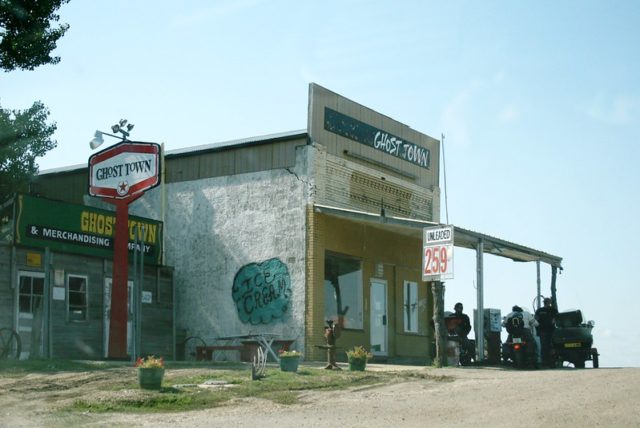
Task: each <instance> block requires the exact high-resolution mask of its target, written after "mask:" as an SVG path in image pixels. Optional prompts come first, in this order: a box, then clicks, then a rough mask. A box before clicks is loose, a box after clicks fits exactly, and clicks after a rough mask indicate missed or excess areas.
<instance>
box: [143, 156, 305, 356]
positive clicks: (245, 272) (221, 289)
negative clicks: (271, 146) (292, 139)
mask: <svg viewBox="0 0 640 428" xmlns="http://www.w3.org/2000/svg"><path fill="white" fill-rule="evenodd" d="M309 151H310V147H308V146H307V147H300V148H298V150H297V152H298V153H297V156H296V159H297V161H296V167H295V168H292V169H275V170H270V171H262V172H258V173H249V174H239V175H231V176H224V177H216V178H210V179H204V180H194V181H184V182H178V183H171V184H168V185H167V186H166V190H165V191H166V204H165V206H166V212H165V216H164V217H165V237H166V238H165V263H166V264H167V265H170V266H174V267H175V272H174V274H175V275H174V284H175V287H176V302H175V303H176V310H177V313H176V328H177V329H178V330H185V331H186V333H187V335H188V336H192V335H195V336H200V337H202V338H204V339H205V340H206V341H207V343H209V342H210V341H211V339H213V338H215V337H218V336H227V335H235V334H248V333H258V332H265V333H267V332H268V333H276V334H280V335H282V338H283V339H295V340H296V342H295V343H294V345H293V347H294V348H296V349H300V350H302V349H304V308H305V208H306V205H307V203H308V200H309V197H310V193H311V189H312V185H311V184H310V183H308V182H307V179H306V177H308V168H307V165H308V164H309V162H308V160H309V159H308V154H309ZM161 192H162V189H161V188H157V189H154V190H153V191H152V192H150V193H149V194H148V195H146V196H145V197H144V198H143V199H142V200H140V201H139V202H136V203H135V204H134V205H133V206H132V208H131V211H132V212H135V213H140V214H142V213H144V215H147V216H151V217H153V218H161V214H160V212H161V209H160V207H161V205H162V202H161ZM234 281H235V285H236V286H235V289H234Z"/></svg>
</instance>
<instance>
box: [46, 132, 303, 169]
mask: <svg viewBox="0 0 640 428" xmlns="http://www.w3.org/2000/svg"><path fill="white" fill-rule="evenodd" d="M306 136H307V130H306V129H300V130H295V131H287V132H279V133H276V134H267V135H259V136H255V137H248V138H241V139H238V140H230V141H222V142H218V143H211V144H202V145H199V146H192V147H184V148H181V149H175V150H168V151H165V153H164V154H165V157H174V156H176V157H178V156H181V155H190V154H196V153H201V152H208V151H216V150H224V149H228V148H231V147H241V146H249V145H254V144H256V145H257V144H269V143H272V142H274V141H279V140H290V139H294V138H304V137H306ZM87 162H88V161H87ZM87 166H88V163H84V164H77V165H70V166H63V167H60V168H51V169H45V170H42V171H40V172H39V173H38V175H44V174H59V173H65V172H71V171H76V170H79V169H83V168H87Z"/></svg>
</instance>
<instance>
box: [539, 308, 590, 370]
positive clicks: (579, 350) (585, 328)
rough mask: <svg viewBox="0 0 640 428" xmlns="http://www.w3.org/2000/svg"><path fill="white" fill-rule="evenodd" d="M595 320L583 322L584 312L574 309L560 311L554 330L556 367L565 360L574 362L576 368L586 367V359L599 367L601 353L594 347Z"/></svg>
mask: <svg viewBox="0 0 640 428" xmlns="http://www.w3.org/2000/svg"><path fill="white" fill-rule="evenodd" d="M593 326H594V322H593V321H589V322H587V323H584V322H583V318H582V312H581V311H580V310H572V311H567V312H560V313H559V314H558V317H557V320H556V329H555V331H554V332H553V336H552V339H551V341H552V344H553V352H554V361H555V363H556V367H562V366H563V364H564V362H569V363H571V364H573V366H574V367H575V368H584V367H585V362H586V361H589V360H590V361H592V364H593V368H594V369H596V368H598V367H599V365H600V362H599V354H598V350H597V349H596V348H593V347H592V346H593V335H592V333H591V331H592V329H593Z"/></svg>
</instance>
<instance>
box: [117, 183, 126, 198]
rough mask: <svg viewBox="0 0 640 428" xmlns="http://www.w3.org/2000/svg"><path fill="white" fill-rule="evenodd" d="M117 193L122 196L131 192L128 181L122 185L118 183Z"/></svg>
mask: <svg viewBox="0 0 640 428" xmlns="http://www.w3.org/2000/svg"><path fill="white" fill-rule="evenodd" d="M116 192H118V195H120V196H123V195H126V194H127V193H128V192H129V183H128V182H126V181H121V182H120V183H118V187H116Z"/></svg>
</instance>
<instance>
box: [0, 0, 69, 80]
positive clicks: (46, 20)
mask: <svg viewBox="0 0 640 428" xmlns="http://www.w3.org/2000/svg"><path fill="white" fill-rule="evenodd" d="M68 2H69V0H0V38H1V40H0V68H2V69H3V70H5V71H12V70H15V69H22V70H33V69H34V68H36V67H38V66H40V65H43V64H57V63H58V62H60V57H52V56H51V52H52V51H53V50H54V49H55V48H56V42H57V41H58V39H60V38H61V37H62V36H63V35H64V33H65V32H66V31H67V30H68V29H69V25H68V24H62V25H60V26H58V27H57V28H51V23H52V22H55V21H58V19H60V17H59V16H58V15H57V14H56V13H55V12H56V11H57V10H58V8H60V6H61V5H63V4H64V3H68Z"/></svg>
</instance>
